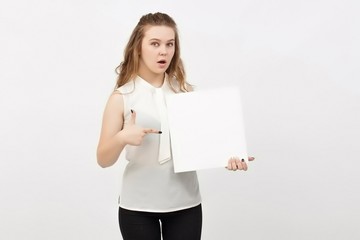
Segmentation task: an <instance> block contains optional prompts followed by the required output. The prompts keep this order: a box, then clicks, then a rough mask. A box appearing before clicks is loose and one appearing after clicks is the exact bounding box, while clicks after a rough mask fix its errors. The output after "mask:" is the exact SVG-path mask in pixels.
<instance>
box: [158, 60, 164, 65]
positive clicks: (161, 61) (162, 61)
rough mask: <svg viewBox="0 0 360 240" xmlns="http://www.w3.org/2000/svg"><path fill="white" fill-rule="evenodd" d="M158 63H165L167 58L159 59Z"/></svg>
mask: <svg viewBox="0 0 360 240" xmlns="http://www.w3.org/2000/svg"><path fill="white" fill-rule="evenodd" d="M158 63H160V64H165V63H166V61H165V60H160V61H158Z"/></svg>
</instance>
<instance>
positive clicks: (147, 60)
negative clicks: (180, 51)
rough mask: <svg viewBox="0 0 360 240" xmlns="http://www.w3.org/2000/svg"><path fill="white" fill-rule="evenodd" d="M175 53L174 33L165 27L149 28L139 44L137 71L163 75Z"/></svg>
mask: <svg viewBox="0 0 360 240" xmlns="http://www.w3.org/2000/svg"><path fill="white" fill-rule="evenodd" d="M174 53H175V32H174V30H173V29H172V28H171V27H167V26H150V27H148V28H147V30H146V31H145V35H144V38H143V40H142V44H141V55H140V65H139V71H140V72H143V73H147V74H151V75H154V74H155V75H157V74H163V73H164V72H165V71H166V69H167V68H168V67H169V65H170V62H171V59H172V58H173V56H174Z"/></svg>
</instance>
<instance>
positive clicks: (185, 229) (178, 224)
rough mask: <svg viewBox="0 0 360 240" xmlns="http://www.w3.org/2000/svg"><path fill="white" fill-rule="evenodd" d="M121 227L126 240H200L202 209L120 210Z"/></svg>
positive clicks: (197, 207) (198, 207)
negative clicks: (161, 211) (156, 211)
mask: <svg viewBox="0 0 360 240" xmlns="http://www.w3.org/2000/svg"><path fill="white" fill-rule="evenodd" d="M119 225H120V231H121V234H122V236H123V239H124V240H160V239H161V235H162V237H163V240H200V239H201V228H202V208H201V205H198V206H196V207H192V208H188V209H184V210H179V211H175V212H166V213H154V212H139V211H130V210H126V209H123V208H119Z"/></svg>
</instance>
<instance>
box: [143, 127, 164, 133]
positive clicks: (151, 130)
mask: <svg viewBox="0 0 360 240" xmlns="http://www.w3.org/2000/svg"><path fill="white" fill-rule="evenodd" d="M144 133H157V134H161V133H162V132H161V131H159V130H156V129H153V128H145V129H144Z"/></svg>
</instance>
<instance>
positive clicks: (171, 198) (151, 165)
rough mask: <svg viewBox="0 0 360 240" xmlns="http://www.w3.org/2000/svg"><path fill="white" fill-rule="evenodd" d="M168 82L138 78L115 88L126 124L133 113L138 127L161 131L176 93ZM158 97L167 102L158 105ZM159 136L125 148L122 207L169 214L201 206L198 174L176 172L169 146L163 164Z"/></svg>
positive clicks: (146, 138)
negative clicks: (169, 97)
mask: <svg viewBox="0 0 360 240" xmlns="http://www.w3.org/2000/svg"><path fill="white" fill-rule="evenodd" d="M169 81H170V79H168V78H167V76H165V80H164V83H163V85H162V86H161V87H159V88H156V87H154V86H152V85H151V84H150V83H148V82H147V81H145V80H144V79H142V78H140V77H139V76H138V77H137V78H135V79H134V80H133V81H130V82H129V83H127V84H125V85H123V86H121V87H120V88H118V89H116V90H117V91H118V92H120V93H121V94H122V96H123V99H124V124H127V123H128V122H129V121H130V118H131V110H134V111H135V112H136V120H135V124H137V125H139V126H141V127H144V128H154V129H159V130H161V129H162V128H161V125H162V124H167V122H166V121H164V120H163V122H161V119H164V114H163V113H162V112H161V111H166V96H167V95H169V94H176V93H175V92H174V91H173V90H172V89H171V87H170V83H169ZM171 86H175V87H176V86H177V82H176V81H173V82H172V83H171ZM159 94H160V96H161V98H162V99H163V101H164V102H163V103H164V104H160V105H162V106H159ZM164 106H165V109H164ZM160 110H161V111H160ZM163 127H164V128H165V127H167V126H163ZM163 134H164V133H163ZM165 134H166V133H165ZM160 135H161V134H147V135H146V136H145V137H144V139H143V141H142V143H141V145H139V146H131V145H127V146H126V147H125V149H124V150H125V158H126V159H127V160H128V163H127V165H126V167H125V169H124V173H123V181H122V186H121V193H120V197H119V206H120V207H122V208H125V209H129V210H135V211H145V212H170V211H177V210H181V209H186V208H190V207H194V206H196V205H198V204H200V203H201V196H200V191H199V183H198V177H197V174H196V172H195V171H190V172H181V173H175V172H174V165H173V160H172V157H171V147H170V144H168V145H166V146H167V148H170V149H168V150H169V151H167V152H169V154H170V155H169V158H168V159H167V160H166V161H164V162H162V163H161V161H159V149H160V137H161V136H160ZM162 137H164V136H162Z"/></svg>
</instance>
